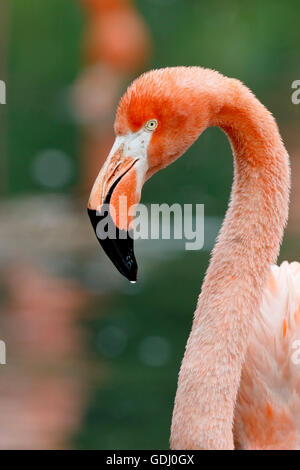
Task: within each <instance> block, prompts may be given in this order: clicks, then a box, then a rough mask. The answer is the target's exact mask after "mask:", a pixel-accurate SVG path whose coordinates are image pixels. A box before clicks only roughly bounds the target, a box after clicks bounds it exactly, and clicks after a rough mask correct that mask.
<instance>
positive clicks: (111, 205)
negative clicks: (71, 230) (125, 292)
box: [88, 137, 140, 282]
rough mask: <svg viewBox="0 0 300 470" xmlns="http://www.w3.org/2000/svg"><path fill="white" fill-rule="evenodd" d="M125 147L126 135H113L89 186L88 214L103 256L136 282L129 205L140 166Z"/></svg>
mask: <svg viewBox="0 0 300 470" xmlns="http://www.w3.org/2000/svg"><path fill="white" fill-rule="evenodd" d="M128 147H129V146H128V145H127V143H126V138H124V137H117V138H116V141H115V143H114V145H113V147H112V149H111V152H110V154H109V156H108V158H107V160H106V161H105V163H104V165H103V167H102V169H101V171H100V173H99V175H98V177H97V179H96V181H95V183H94V186H93V188H92V192H91V195H90V198H89V202H88V215H89V218H90V221H91V223H92V226H93V229H94V231H95V234H96V237H97V239H98V241H99V243H100V245H101V246H102V248H103V250H104V251H105V253H106V254H107V256H108V257H109V258H110V260H111V261H112V262H113V264H114V265H115V267H116V268H117V269H118V271H119V272H120V273H121V274H122V275H123V276H125V277H126V278H127V279H128V280H129V281H130V282H136V280H137V270H138V267H137V262H136V259H135V256H134V250H133V238H132V236H133V234H132V230H131V222H132V220H133V210H132V207H134V205H135V204H136V203H138V202H139V199H140V193H139V191H138V184H137V181H138V179H140V178H139V176H140V175H138V171H137V167H138V166H140V165H138V163H139V159H138V158H137V157H135V156H131V155H130V152H128ZM125 148H126V149H127V151H125ZM134 153H135V152H133V154H134Z"/></svg>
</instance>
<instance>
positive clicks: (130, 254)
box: [88, 209, 138, 283]
mask: <svg viewBox="0 0 300 470" xmlns="http://www.w3.org/2000/svg"><path fill="white" fill-rule="evenodd" d="M88 215H89V218H90V221H91V224H92V226H93V229H94V232H95V234H96V237H97V240H98V242H99V243H100V245H101V247H102V248H103V250H104V251H105V253H106V255H107V256H108V257H109V259H110V260H111V261H112V263H113V264H114V265H115V267H116V268H117V269H118V271H119V272H120V273H121V274H122V275H123V276H124V277H126V279H128V281H130V282H131V283H135V282H136V281H137V272H138V266H137V262H136V259H135V256H134V250H133V239H132V238H131V236H130V235H129V233H128V232H126V231H125V230H119V229H118V227H116V226H115V224H114V222H113V221H112V219H111V218H109V219H108V221H107V224H106V225H102V224H101V225H98V224H99V222H101V221H102V220H103V218H104V217H106V218H107V213H106V215H105V216H104V215H103V214H101V213H100V212H98V211H96V210H94V209H88ZM108 224H110V225H109V230H107V226H108ZM101 230H103V233H99V232H101ZM108 233H110V234H113V237H108V236H107V234H108Z"/></svg>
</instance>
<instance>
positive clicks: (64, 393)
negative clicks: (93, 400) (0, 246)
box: [0, 264, 88, 449]
mask: <svg viewBox="0 0 300 470" xmlns="http://www.w3.org/2000/svg"><path fill="white" fill-rule="evenodd" d="M2 279H3V283H4V286H5V291H6V300H5V301H4V304H3V305H2V328H1V335H2V338H3V339H5V341H6V346H7V365H6V366H2V368H1V375H2V378H1V382H0V416H1V426H0V448H1V449H55V448H66V447H68V446H69V445H70V444H69V441H70V440H71V438H72V436H73V435H74V433H75V432H76V430H77V429H78V427H79V424H80V421H81V418H82V415H83V412H84V408H85V405H86V396H85V389H84V387H83V385H82V384H83V383H84V377H82V369H81V367H80V364H79V361H78V357H79V356H83V335H82V333H81V330H80V327H79V323H78V318H79V314H80V312H81V311H82V309H83V308H84V307H86V305H87V302H88V295H87V294H86V293H85V292H84V291H83V289H82V288H80V287H79V286H78V285H77V284H76V283H75V282H71V281H67V280H62V279H57V278H56V279H55V278H53V277H52V276H50V275H48V274H46V273H45V272H42V271H41V270H39V269H37V268H35V267H33V266H29V265H24V264H23V265H21V266H18V265H12V266H10V267H9V268H8V269H6V270H5V272H2Z"/></svg>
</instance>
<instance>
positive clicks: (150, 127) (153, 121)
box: [145, 119, 157, 131]
mask: <svg viewBox="0 0 300 470" xmlns="http://www.w3.org/2000/svg"><path fill="white" fill-rule="evenodd" d="M156 128H157V120H156V119H150V121H148V122H147V123H146V124H145V129H146V130H147V131H154V130H155V129H156Z"/></svg>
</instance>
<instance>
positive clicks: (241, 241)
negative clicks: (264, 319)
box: [171, 78, 290, 449]
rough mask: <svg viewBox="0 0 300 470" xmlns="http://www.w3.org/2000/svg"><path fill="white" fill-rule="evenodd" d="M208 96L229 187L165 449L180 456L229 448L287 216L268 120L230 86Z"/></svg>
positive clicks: (285, 182) (274, 134)
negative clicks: (229, 165) (229, 158)
mask: <svg viewBox="0 0 300 470" xmlns="http://www.w3.org/2000/svg"><path fill="white" fill-rule="evenodd" d="M214 93H215V95H214V94H213V95H212V96H211V110H212V112H211V116H210V119H209V123H210V125H217V126H219V127H221V129H222V130H223V131H224V132H225V133H226V134H227V135H228V137H229V139H230V142H231V146H232V150H233V154H234V182H233V186H232V192H231V198H230V204H229V208H228V211H227V213H226V217H225V220H224V222H223V225H222V228H221V231H220V234H219V237H218V241H217V243H216V245H215V248H214V250H213V253H212V258H211V262H210V265H209V268H208V270H207V273H206V276H205V280H204V283H203V286H202V292H201V294H200V297H199V300H198V305H197V309H196V312H195V317H194V322H193V327H192V331H191V334H190V337H189V340H188V343H187V347H186V352H185V356H184V359H183V363H182V367H181V371H180V374H179V381H178V390H177V394H176V400H175V408H174V413H173V422H172V433H171V445H172V447H173V448H181V449H183V448H185V449H186V448H188V449H201V448H205V449H210V448H220V449H221V448H233V437H232V423H233V415H234V406H235V400H236V395H237V391H238V387H239V380H240V374H241V368H242V363H243V360H244V356H245V353H246V349H247V338H248V334H249V331H250V328H251V326H252V320H253V316H254V314H255V313H256V312H257V311H258V309H259V303H260V300H261V296H262V291H263V287H264V284H265V281H266V277H267V275H268V273H269V268H270V264H272V263H274V262H276V259H277V256H278V252H279V247H280V242H281V239H282V235H283V230H284V226H285V223H286V220H287V214H288V201H289V186H290V177H289V164H288V155H287V152H286V150H285V148H284V146H283V144H282V141H281V138H280V135H279V132H278V128H277V125H276V123H275V121H274V119H273V117H272V116H271V114H270V113H269V112H268V111H267V110H266V108H265V107H264V106H263V105H262V104H261V103H260V102H259V101H258V100H257V99H256V98H255V97H254V95H253V94H252V93H251V92H250V91H249V90H248V89H247V88H246V87H245V86H243V85H242V84H241V83H240V82H239V81H237V80H231V79H225V78H224V81H223V82H222V84H221V86H218V87H216V91H215V92H214ZM220 95H221V97H220ZM215 103H217V106H215Z"/></svg>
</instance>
